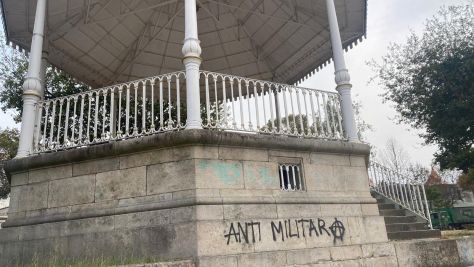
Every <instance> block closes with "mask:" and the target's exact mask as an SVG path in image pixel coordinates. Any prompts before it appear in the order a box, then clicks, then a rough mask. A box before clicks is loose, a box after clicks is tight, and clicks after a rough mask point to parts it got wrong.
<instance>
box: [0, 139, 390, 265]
mask: <svg viewBox="0 0 474 267" xmlns="http://www.w3.org/2000/svg"><path fill="white" fill-rule="evenodd" d="M173 134H174V136H175V137H177V139H179V135H180V134H182V135H183V134H184V135H185V136H186V134H188V136H187V137H189V133H186V131H185V132H184V133H173ZM242 136H244V135H240V134H231V133H222V134H218V135H215V136H206V140H207V141H205V142H203V141H202V140H203V139H202V138H201V139H200V141H199V142H198V141H196V140H194V141H193V140H191V141H189V142H188V143H185V144H183V143H182V142H181V143H179V144H173V143H172V142H170V143H167V144H163V145H154V146H152V147H151V148H150V147H147V148H146V149H140V150H138V151H136V150H133V149H129V150H127V149H123V148H122V149H121V150H120V153H119V152H117V151H110V152H108V153H102V154H101V156H92V157H91V156H90V153H89V154H87V153H85V154H83V156H82V157H75V158H74V157H71V156H70V155H69V154H72V153H76V152H74V151H64V152H57V153H59V154H60V153H64V155H65V156H64V158H65V159H66V160H62V161H61V159H60V158H61V157H60V156H58V155H54V153H53V154H52V155H51V156H48V155H40V156H39V161H43V162H46V163H47V161H46V160H45V159H48V157H56V160H55V161H54V164H52V163H51V164H43V165H42V166H37V165H38V164H37V165H34V164H33V163H30V165H28V164H24V163H22V164H19V165H18V166H22V168H11V170H10V172H11V183H12V194H11V206H10V211H9V217H8V221H7V222H6V223H5V225H4V226H6V227H7V228H6V229H2V230H1V231H0V251H2V252H0V253H3V256H4V257H0V259H11V258H12V255H19V258H21V259H23V260H24V261H28V260H29V259H31V258H32V257H33V256H34V255H35V254H38V253H41V254H43V255H46V254H48V253H50V254H51V253H52V254H56V255H61V256H64V257H74V256H77V257H82V256H87V257H94V256H113V255H116V254H117V253H119V254H121V255H126V254H129V255H138V256H147V255H153V256H160V257H163V258H165V259H175V258H179V259H188V258H193V259H203V260H204V261H205V260H213V258H215V259H216V260H218V259H219V258H220V257H226V256H229V255H233V256H232V257H243V258H241V260H245V259H249V260H250V259H251V257H260V256H259V255H260V254H261V253H263V254H265V255H270V254H266V253H270V252H271V253H276V254H275V255H280V256H278V257H283V256H281V255H285V256H284V257H285V259H286V258H288V257H290V258H291V257H292V256H291V255H290V256H288V254H287V253H290V252H291V253H293V252H295V253H296V252H299V251H300V252H301V253H303V254H304V253H308V252H307V251H310V250H312V249H316V250H318V251H320V252H318V253H321V255H322V256H321V257H325V256H324V255H326V254H327V253H329V254H330V255H331V258H333V257H335V258H337V257H349V256H348V255H349V254H347V253H346V252H344V249H345V247H347V246H349V247H357V248H358V249H356V251H358V252H355V253H359V254H360V255H361V256H357V257H361V258H368V257H364V256H363V255H364V254H363V251H364V249H363V246H365V245H370V244H379V243H384V242H386V241H387V235H386V230H385V225H384V221H383V217H381V216H379V214H378V209H377V204H376V202H375V200H374V199H373V198H372V197H371V196H370V194H369V186H368V177H367V170H366V157H367V155H368V147H367V146H365V145H362V144H357V145H355V144H347V143H344V142H331V141H319V143H318V142H316V141H314V140H305V139H299V138H283V137H270V136H268V137H267V136H264V137H262V136H247V137H245V138H247V139H245V140H242ZM171 137H173V135H170V138H171ZM191 139H192V136H191ZM208 139H209V140H208ZM169 140H172V139H169ZM174 140H176V139H174ZM181 140H182V139H181ZM269 140H270V141H269ZM310 141H311V142H310ZM127 142H129V143H131V144H132V145H133V144H137V141H136V140H132V141H122V143H121V142H117V145H118V146H120V145H123V144H124V143H127ZM283 144H284V145H283ZM305 144H308V146H307V147H305V146H304V145H305ZM354 147H355V148H354ZM115 149H117V148H115ZM67 153H69V154H67ZM58 158H59V160H58ZM30 160H31V161H32V162H33V161H34V159H30ZM20 163H21V162H20ZM280 163H285V164H286V163H292V164H300V166H301V169H302V174H303V175H302V179H303V184H304V185H305V188H304V190H302V191H290V192H286V191H282V190H281V189H280V178H279V169H278V165H279V164H280ZM25 165H26V166H29V167H24V166H25ZM336 248H337V249H336ZM305 251H306V252H305ZM351 251H352V250H351ZM282 253H283V254H282ZM291 253H290V254H291ZM359 254H358V255H359ZM338 255H339V256H338ZM0 256H2V255H1V254H0ZM278 257H277V258H278ZM272 260H273V259H272ZM348 260H349V258H348ZM0 261H1V260H0ZM285 262H286V261H285ZM201 266H206V265H201ZM240 266H242V265H240ZM243 266H245V265H243ZM273 266H279V265H273ZM282 266H284V265H282Z"/></svg>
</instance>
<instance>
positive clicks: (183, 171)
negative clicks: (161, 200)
mask: <svg viewBox="0 0 474 267" xmlns="http://www.w3.org/2000/svg"><path fill="white" fill-rule="evenodd" d="M194 174H195V169H194V160H185V161H181V162H170V163H161V164H155V165H150V166H148V167H147V194H148V195H153V194H162V193H167V192H174V191H181V190H187V189H193V188H195V181H194Z"/></svg>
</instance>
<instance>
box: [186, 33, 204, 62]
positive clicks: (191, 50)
mask: <svg viewBox="0 0 474 267" xmlns="http://www.w3.org/2000/svg"><path fill="white" fill-rule="evenodd" d="M181 52H182V53H183V56H184V57H185V58H188V57H194V58H199V59H200V58H201V52H202V49H201V41H199V40H198V39H196V38H186V39H184V44H183V49H182V50H181Z"/></svg>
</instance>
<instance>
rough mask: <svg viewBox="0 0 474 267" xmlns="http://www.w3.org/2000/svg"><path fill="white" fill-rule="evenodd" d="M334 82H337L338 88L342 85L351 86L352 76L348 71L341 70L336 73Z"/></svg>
mask: <svg viewBox="0 0 474 267" xmlns="http://www.w3.org/2000/svg"><path fill="white" fill-rule="evenodd" d="M334 76H335V77H334V80H335V81H336V84H337V86H338V87H339V86H340V85H350V86H351V87H352V85H351V76H350V75H349V71H348V70H347V69H339V70H336V71H335V72H334Z"/></svg>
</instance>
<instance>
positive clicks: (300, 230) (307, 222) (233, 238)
mask: <svg viewBox="0 0 474 267" xmlns="http://www.w3.org/2000/svg"><path fill="white" fill-rule="evenodd" d="M262 227H269V228H270V229H271V233H272V238H273V241H274V242H285V240H288V239H292V238H307V237H308V238H318V237H321V236H323V235H327V236H330V237H332V238H333V242H334V244H336V242H337V240H340V241H341V242H342V241H344V235H345V233H346V228H345V227H344V223H342V222H341V221H340V220H338V219H337V218H334V221H333V222H332V223H331V224H329V225H328V224H326V221H325V220H323V219H319V218H318V219H314V220H313V219H299V220H295V219H288V220H278V221H271V222H270V223H269V224H267V225H263V224H262V223H261V222H254V221H251V222H231V223H230V225H229V227H228V230H227V231H226V232H225V234H224V238H225V239H226V241H227V245H229V244H230V243H231V242H235V243H245V244H250V243H256V242H260V241H262V231H261V229H262Z"/></svg>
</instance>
